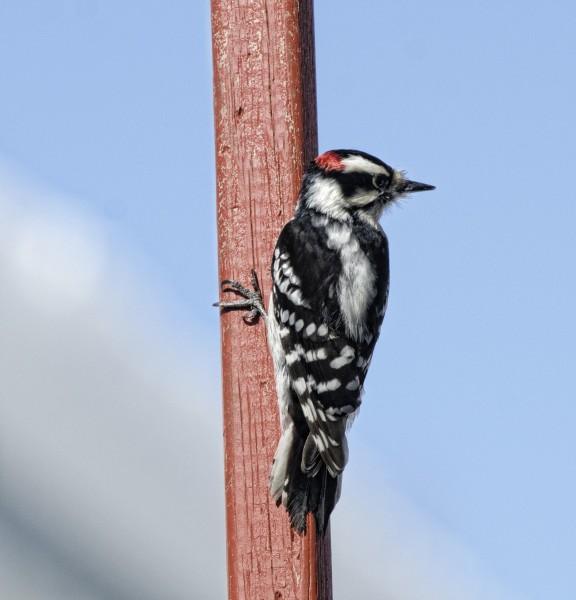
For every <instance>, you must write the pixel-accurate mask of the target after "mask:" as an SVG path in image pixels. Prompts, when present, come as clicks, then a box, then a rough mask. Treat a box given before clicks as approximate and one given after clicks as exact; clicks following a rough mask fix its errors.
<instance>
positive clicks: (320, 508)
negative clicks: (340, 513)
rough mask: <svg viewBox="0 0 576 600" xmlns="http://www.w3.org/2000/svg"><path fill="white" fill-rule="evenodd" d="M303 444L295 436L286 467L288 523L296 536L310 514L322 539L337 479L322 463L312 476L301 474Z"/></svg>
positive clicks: (304, 526) (334, 498) (303, 528)
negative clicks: (295, 532)
mask: <svg viewBox="0 0 576 600" xmlns="http://www.w3.org/2000/svg"><path fill="white" fill-rule="evenodd" d="M303 450H304V441H303V440H302V438H300V437H299V436H297V439H295V440H294V444H293V445H292V448H291V452H290V457H289V459H288V464H287V469H286V471H287V473H286V474H287V476H288V481H287V484H286V487H285V492H286V496H285V497H286V501H285V502H284V503H285V505H286V509H287V511H288V513H289V515H290V523H291V525H292V527H293V528H294V529H295V530H296V531H297V532H298V533H305V532H306V515H307V514H308V513H309V512H311V513H312V514H313V515H314V518H315V519H316V528H317V531H318V533H319V534H320V535H324V533H325V531H326V528H327V527H328V521H329V519H330V515H331V514H332V511H333V510H334V506H335V505H336V502H337V501H338V496H339V479H340V477H341V475H339V476H338V477H332V475H330V473H329V472H328V469H327V468H326V465H324V464H323V463H322V464H321V466H320V467H319V468H317V469H315V470H314V471H315V474H314V475H313V476H310V475H307V474H306V473H303V472H302V452H303Z"/></svg>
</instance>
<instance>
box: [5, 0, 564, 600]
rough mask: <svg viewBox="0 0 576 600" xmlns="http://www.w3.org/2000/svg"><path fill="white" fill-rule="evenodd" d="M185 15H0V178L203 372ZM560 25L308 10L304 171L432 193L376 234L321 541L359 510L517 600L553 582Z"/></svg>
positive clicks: (206, 41)
mask: <svg viewBox="0 0 576 600" xmlns="http://www.w3.org/2000/svg"><path fill="white" fill-rule="evenodd" d="M206 4H207V3H191V2H183V1H179V0H171V1H169V2H164V3H153V2H147V1H142V2H136V1H135V0H120V1H119V2H114V3H105V2H97V1H95V0H94V1H89V0H86V1H84V2H80V1H72V0H54V1H53V2H51V3H41V2H34V1H31V0H23V1H20V2H16V1H8V2H4V3H2V6H1V7H0V73H1V74H2V77H1V79H2V93H1V94H0V161H1V163H2V165H3V169H4V170H6V171H9V172H11V173H18V177H19V178H20V179H21V180H22V179H25V180H26V181H28V182H32V183H30V185H34V186H36V187H35V189H43V190H50V191H51V192H50V194H47V195H46V194H40V193H39V194H38V197H40V196H41V197H42V198H43V199H42V200H37V202H39V203H41V204H42V206H43V207H44V208H43V211H44V213H43V214H51V211H52V209H51V206H52V204H51V202H52V200H50V198H52V197H53V196H54V195H55V194H58V195H59V197H60V201H59V202H60V204H62V203H64V204H65V205H66V206H68V207H69V209H70V210H73V211H74V212H75V213H78V214H81V215H83V219H85V222H87V223H97V224H98V225H97V226H98V227H99V228H101V230H102V231H105V232H106V235H107V236H108V238H110V239H112V240H113V242H111V244H112V246H111V247H113V248H114V249H118V250H117V251H118V252H120V251H121V252H123V253H124V254H123V256H124V255H125V256H128V257H131V256H137V257H138V258H137V260H135V261H134V264H135V265H136V266H134V267H133V269H135V270H136V271H137V276H138V281H139V282H140V283H139V285H140V286H141V287H140V288H138V289H139V290H141V291H142V293H143V295H147V294H148V293H149V294H150V296H151V297H153V301H151V303H152V306H153V308H149V309H147V310H151V311H152V312H154V314H156V318H157V320H158V322H162V323H168V324H169V325H167V326H169V327H170V328H172V329H173V330H174V331H175V332H176V334H175V335H176V336H177V337H178V340H179V342H178V343H179V344H182V345H183V346H185V347H186V348H187V350H186V351H187V352H192V353H193V352H197V354H198V355H199V356H202V357H203V359H202V360H204V361H205V367H206V369H207V370H208V371H209V372H217V369H218V361H219V357H218V341H219V340H218V335H219V334H218V317H217V314H215V312H214V311H213V310H211V306H210V305H211V303H212V302H213V301H214V300H215V298H216V295H217V274H216V232H215V221H216V219H215V210H214V207H215V203H214V190H215V185H214V158H213V156H214V149H213V128H212V125H213V122H212V87H211V49H210V30H209V9H208V6H207V5H206ZM575 18H576V15H575V13H574V8H573V6H572V5H571V4H570V3H569V2H567V1H557V2H551V3H547V4H542V3H537V2H532V1H529V2H519V1H508V2H504V3H493V4H490V3H485V2H484V3H480V2H465V3H462V2H449V1H444V0H440V1H439V2H435V3H429V2H424V1H423V0H419V1H416V0H415V1H413V2H404V3H384V2H377V1H374V0H372V1H368V0H366V1H360V2H355V3H351V2H345V1H343V0H330V2H328V1H327V0H319V1H318V2H317V3H316V53H317V57H316V58H317V81H318V114H319V145H320V149H321V150H327V149H330V148H340V147H350V148H355V147H356V148H358V149H362V150H365V151H367V152H370V153H372V154H375V155H377V156H379V157H381V158H382V159H383V160H385V161H386V162H388V163H389V164H391V165H393V166H395V167H397V168H402V169H406V170H407V171H408V174H409V176H410V177H411V178H413V179H416V180H418V181H425V182H428V183H431V184H434V185H436V186H437V190H436V191H435V192H433V193H429V194H422V195H417V196H414V198H412V199H409V200H407V201H405V202H403V203H402V205H401V206H400V207H398V208H395V209H393V210H391V211H390V212H388V213H387V214H385V215H384V217H383V220H382V224H383V226H384V229H385V230H386V232H387V234H388V236H389V239H390V246H391V263H392V284H391V296H390V304H389V309H388V314H387V316H386V321H385V326H384V328H383V333H382V338H381V341H380V342H379V347H378V349H377V353H376V355H375V358H374V360H373V363H372V367H371V373H370V375H369V378H368V384H367V389H366V395H365V400H364V404H363V408H362V412H361V415H360V417H359V418H358V419H357V421H356V422H355V425H354V428H353V430H352V432H351V436H350V449H351V459H350V465H349V467H348V472H347V477H348V478H347V479H346V480H345V482H344V490H343V496H342V500H341V503H340V505H339V507H338V508H337V510H336V512H335V513H334V537H335V539H336V540H337V538H338V528H339V527H340V528H341V530H342V531H347V530H348V529H349V523H348V521H347V520H349V519H353V518H354V516H353V515H354V512H353V511H354V510H358V507H362V506H363V504H362V497H360V498H358V496H361V494H359V493H358V490H360V489H361V490H363V493H366V491H368V493H371V490H374V495H375V497H376V500H375V498H374V497H372V496H371V497H370V501H369V502H370V506H373V505H374V506H378V501H377V499H378V498H380V497H382V498H389V494H391V493H393V495H394V498H396V500H395V503H396V504H403V503H405V504H406V505H409V506H410V507H412V508H411V509H410V510H412V509H413V510H414V511H415V512H414V514H418V515H421V516H422V518H425V520H426V522H427V523H429V524H430V523H432V524H434V527H435V528H438V529H440V530H442V531H443V532H444V533H445V534H446V535H448V536H449V537H450V539H453V540H456V542H455V543H456V545H457V547H458V548H465V549H466V552H467V553H469V554H470V556H473V557H474V560H475V561H478V563H479V564H481V565H482V569H484V570H485V571H486V572H488V573H489V574H490V575H489V576H490V578H491V580H494V581H497V582H498V585H501V586H502V588H503V589H505V590H507V592H509V593H510V594H511V595H514V597H518V598H525V599H529V600H536V599H549V598H566V597H569V595H570V594H571V591H572V590H573V589H574V586H575V583H576V582H575V575H574V557H575V556H576V519H575V517H574V505H575V501H576V484H575V483H574V467H573V464H574V460H575V458H576V456H575V454H576V442H575V439H576V436H575V429H576V405H575V401H576V374H575V373H576V369H575V367H574V363H575V357H576V342H575V334H576V325H575V320H574V318H573V305H574V301H573V298H574V294H575V291H576V287H575V284H574V281H575V279H574V263H575V258H576V240H575V236H574V224H575V223H576V207H575V203H574V196H575V190H576V175H575V169H574V165H575V164H576V151H575V144H574V141H573V138H574V134H575V131H576V127H575V125H576V116H575V114H576V113H575V111H574V106H576V85H575V83H574V77H573V75H572V72H573V68H574V67H573V65H574V59H575V57H576V39H575V37H574V35H573V22H574V19H575ZM46 196H50V198H47V197H46ZM62 198H65V200H62ZM108 238H106V239H108ZM107 260H108V261H112V262H113V261H114V260H115V257H114V255H113V254H112V255H111V256H109V257H108V258H107ZM122 260H126V261H128V262H130V261H129V260H128V259H124V258H123V259H122ZM158 290H162V291H161V292H158ZM137 296H138V294H134V298H137ZM134 298H133V300H132V301H136V300H134ZM144 301H145V302H149V301H150V298H144ZM103 302H105V300H103ZM206 349H207V350H206ZM198 360H200V359H198ZM197 401H198V402H205V401H206V399H205V398H198V400H197ZM218 402H219V401H218V400H217V399H216V398H215V399H214V403H215V404H217V403H218ZM216 484H217V482H216ZM215 489H218V488H217V485H216V487H215ZM390 490H393V492H391V491H390ZM379 494H382V496H379ZM398 499H399V500H398ZM382 502H383V503H384V504H383V506H384V507H386V506H387V504H386V503H385V502H384V500H382ZM360 510H361V508H360ZM376 512H377V511H376ZM375 518H379V517H378V516H377V515H376V516H375ZM415 539H416V540H417V539H418V535H417V534H415ZM434 539H435V538H434ZM336 543H337V542H336V541H335V544H336ZM399 543H400V542H399ZM415 544H416V545H417V542H415ZM432 546H433V544H432ZM335 551H336V550H335ZM432 551H433V550H432ZM356 552H361V546H359V548H358V550H356ZM399 552H400V549H399ZM408 556H410V554H409V553H408ZM408 562H409V560H408ZM336 592H338V588H336ZM335 597H336V598H338V595H337V593H336V596H335ZM341 597H344V596H341ZM394 597H402V596H400V595H398V596H394ZM406 597H410V596H406ZM420 597H423V596H420ZM430 597H432V596H430Z"/></svg>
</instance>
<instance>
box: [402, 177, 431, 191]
mask: <svg viewBox="0 0 576 600" xmlns="http://www.w3.org/2000/svg"><path fill="white" fill-rule="evenodd" d="M435 189H436V186H434V185H428V184H427V183H418V182H417V181H408V180H406V181H405V182H404V183H403V184H402V185H401V186H400V189H399V190H398V191H399V192H400V193H401V194H411V193H412V192H426V191H428V190H435Z"/></svg>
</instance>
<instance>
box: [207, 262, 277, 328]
mask: <svg viewBox="0 0 576 600" xmlns="http://www.w3.org/2000/svg"><path fill="white" fill-rule="evenodd" d="M250 283H251V284H252V288H253V289H252V290H250V289H248V288H247V287H245V286H243V285H242V284H241V283H239V282H238V281H234V280H233V279H223V280H222V283H221V284H220V288H221V290H222V291H223V292H236V293H238V294H239V295H240V296H242V297H243V298H244V300H232V301H231V302H215V303H214V304H213V306H217V307H219V308H220V309H222V312H227V311H229V310H241V309H249V312H248V313H247V314H245V315H242V319H243V321H244V322H245V323H247V324H248V325H254V324H255V323H257V322H258V319H259V318H260V317H261V316H262V317H264V318H266V311H265V309H264V303H263V302H262V292H261V291H260V285H259V283H258V276H257V275H256V271H255V270H254V269H252V271H251V272H250Z"/></svg>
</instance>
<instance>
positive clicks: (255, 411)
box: [212, 0, 332, 600]
mask: <svg viewBox="0 0 576 600" xmlns="http://www.w3.org/2000/svg"><path fill="white" fill-rule="evenodd" d="M212 39H213V60H214V114H215V127H216V171H217V196H218V197H217V202H218V258H219V273H220V278H221V279H237V280H240V281H244V282H247V281H248V277H249V273H250V269H252V268H254V269H256V271H257V273H258V275H259V278H260V283H261V286H262V289H263V291H264V297H265V301H266V303H267V297H268V294H269V292H270V275H269V270H270V259H271V256H272V250H273V247H274V243H275V241H276V238H277V236H278V233H279V232H280V229H281V227H282V226H283V225H284V223H285V222H286V221H287V220H288V219H289V218H290V217H291V216H292V214H293V211H294V205H295V201H296V198H297V196H298V192H299V187H300V179H301V176H302V171H303V166H304V165H305V164H306V163H307V162H308V161H309V160H311V159H312V158H313V157H314V156H315V155H316V154H317V125H316V89H315V70H314V35H313V9H312V0H300V1H299V0H212ZM221 334H222V365H223V393H224V445H225V478H226V525H227V558H228V597H229V599H230V600H268V599H270V600H331V598H332V582H331V559H330V535H329V533H327V534H326V536H325V537H324V538H323V539H317V538H316V531H315V527H314V524H313V522H312V521H313V520H312V519H310V520H309V522H308V523H309V527H308V534H307V535H306V536H304V537H300V536H298V535H296V534H295V533H294V532H293V531H292V530H291V529H290V526H289V520H288V516H287V513H286V511H285V510H284V508H282V507H280V508H278V507H276V505H275V504H274V503H273V502H272V500H271V498H270V493H269V491H268V475H269V472H270V466H271V463H272V458H273V455H274V451H275V449H276V444H277V443H278V439H279V436H280V427H279V417H278V407H277V404H276V391H275V385H274V377H273V369H272V363H271V359H270V357H269V355H268V350H267V345H266V337H265V328H264V324H263V323H262V322H260V324H259V325H256V326H253V327H249V326H247V325H246V324H245V323H244V322H243V321H242V319H241V318H240V315H239V314H238V313H234V312H230V313H227V314H224V315H223V316H222V321H221Z"/></svg>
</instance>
